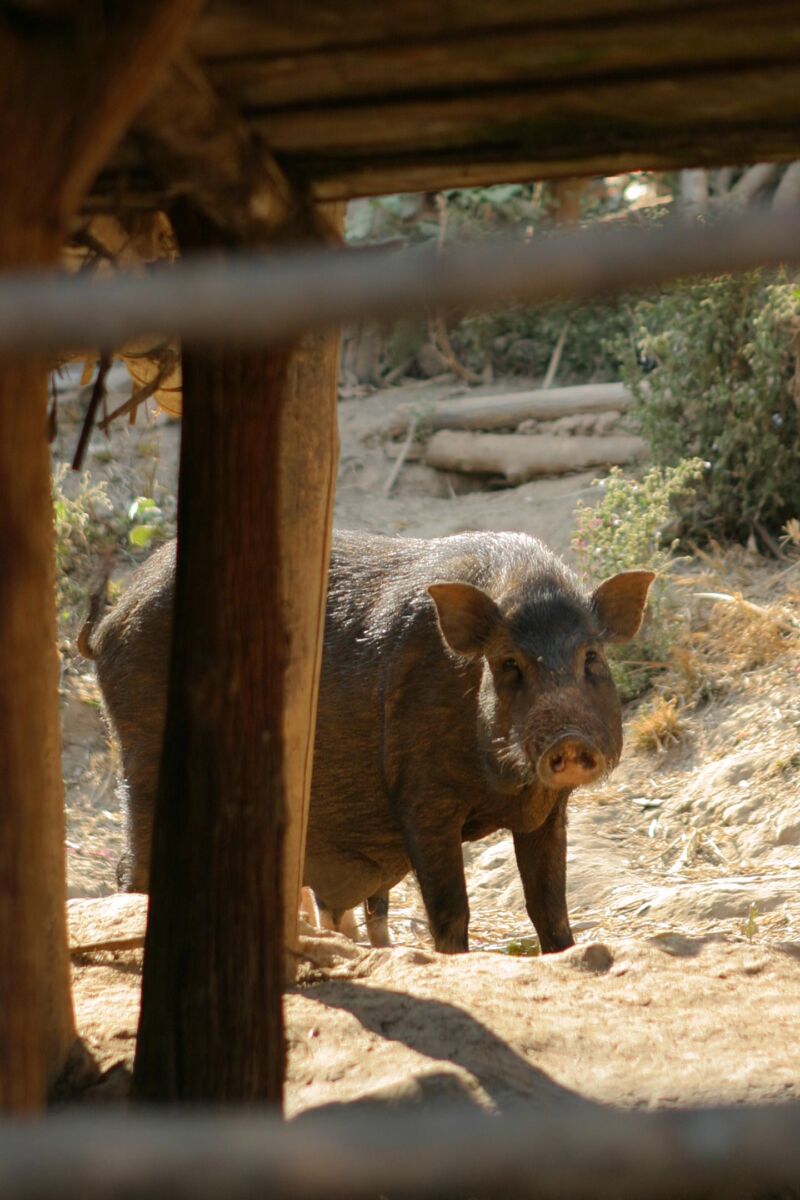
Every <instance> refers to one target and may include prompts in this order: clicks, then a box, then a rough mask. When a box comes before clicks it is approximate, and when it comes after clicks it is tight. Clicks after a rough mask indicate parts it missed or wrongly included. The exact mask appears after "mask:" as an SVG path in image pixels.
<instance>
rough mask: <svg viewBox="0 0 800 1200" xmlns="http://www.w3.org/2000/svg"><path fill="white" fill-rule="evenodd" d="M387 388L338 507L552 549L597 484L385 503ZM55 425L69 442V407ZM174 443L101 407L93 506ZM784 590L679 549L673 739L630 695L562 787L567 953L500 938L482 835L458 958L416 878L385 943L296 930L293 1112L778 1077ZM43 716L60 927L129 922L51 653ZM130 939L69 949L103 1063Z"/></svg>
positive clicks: (124, 1051) (114, 1047)
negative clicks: (623, 716)
mask: <svg viewBox="0 0 800 1200" xmlns="http://www.w3.org/2000/svg"><path fill="white" fill-rule="evenodd" d="M492 390H493V391H496V390H497V388H496V387H494V388H493V389H492ZM422 391H425V390H424V389H419V390H417V392H416V393H415V394H417V395H419V394H420V393H421V392H422ZM441 391H442V389H438V393H437V394H441ZM410 394H411V393H409V392H408V390H405V394H404V395H403V396H402V398H403V399H408V398H409V395H410ZM433 394H434V389H433V388H429V389H427V390H426V391H425V395H424V396H423V399H425V398H427V396H428V395H433ZM399 398H400V396H399V393H398V391H397V390H395V391H394V392H392V393H391V394H390V395H389V396H388V397H387V396H386V395H383V396H381V395H379V396H375V397H371V398H369V399H366V400H350V401H346V402H344V403H343V404H342V405H341V426H342V461H341V470H340V482H339V493H338V497H337V522H338V524H339V525H340V526H344V527H349V528H356V527H366V528H370V529H374V530H381V531H384V532H388V533H399V534H406V535H411V534H414V535H421V536H426V535H440V534H444V533H451V532H456V531H458V530H462V529H476V528H483V529H516V530H525V531H528V532H531V533H535V534H537V535H539V536H541V537H543V538H544V539H545V540H546V541H548V542H549V543H550V544H551V545H553V546H554V547H556V548H557V549H559V550H560V551H562V552H564V551H567V550H568V544H569V536H570V532H571V529H572V523H573V522H572V518H573V512H574V508H575V504H576V502H577V500H578V499H590V498H591V497H592V495H593V494H596V492H595V491H594V490H593V489H592V487H591V479H592V476H591V475H583V476H574V475H573V476H568V477H565V478H563V479H560V480H548V481H543V482H541V483H535V484H528V485H526V486H524V487H519V488H514V489H505V490H501V491H490V492H486V491H467V492H465V493H461V494H459V493H460V491H461V487H462V485H461V483H460V482H459V481H458V480H455V479H452V478H448V477H445V476H437V475H435V474H434V473H433V472H431V471H429V470H428V469H427V468H425V467H423V466H420V465H418V464H415V463H410V464H407V465H406V467H405V469H404V471H403V473H402V474H401V476H400V480H399V482H398V485H397V487H396V488H395V490H394V492H393V493H392V495H391V496H390V497H388V498H387V497H385V496H384V495H383V494H382V490H383V485H384V483H385V480H386V478H387V477H388V475H389V472H390V470H391V466H392V464H391V462H390V461H389V459H387V457H386V455H385V453H384V450H383V449H382V447H381V446H380V445H379V444H378V443H377V442H376V441H375V440H374V439H373V438H372V436H371V435H372V434H373V433H374V430H375V428H376V427H377V424H378V423H379V421H380V419H381V417H382V416H384V415H385V413H386V410H387V406H388V405H391V404H393V403H395V402H396V400H397V399H399ZM140 422H141V418H140ZM61 437H62V440H63V447H62V452H65V451H66V450H67V448H68V447H71V445H72V441H71V439H73V437H74V430H73V429H72V428H71V426H70V423H69V421H68V420H66V421H65V422H64V425H63V428H62V434H61ZM176 446H177V427H176V426H175V425H174V424H170V423H166V422H164V421H163V419H162V420H159V421H158V422H157V423H156V424H155V425H152V426H148V427H143V426H140V427H137V428H135V429H129V428H128V427H126V426H123V427H121V428H117V429H115V430H114V432H113V434H112V442H111V446H110V447H106V446H105V445H104V444H103V442H102V440H100V439H97V443H96V446H95V448H94V451H93V453H91V454H90V458H89V466H90V469H91V471H92V474H93V476H96V477H98V478H106V479H108V480H109V481H110V489H111V493H112V498H113V499H114V503H115V504H118V505H122V506H124V505H126V504H127V503H129V502H130V499H131V498H132V497H133V496H135V495H137V494H139V493H141V492H142V491H143V490H145V491H146V494H149V495H156V496H157V498H158V499H159V500H161V501H162V502H163V506H164V508H165V512H166V511H172V510H170V509H169V497H170V495H171V494H172V493H174V467H175V458H176ZM109 451H110V452H111V453H109ZM142 473H144V482H145V483H146V484H147V485H148V486H149V490H146V489H145V487H144V483H143V482H142V478H143V475H142ZM159 489H163V494H162V492H161V491H160V490H159ZM129 569H130V564H121V565H120V568H119V574H120V575H124V574H125V573H126V571H127V570H129ZM799 586H800V572H798V571H792V570H788V571H787V569H786V567H785V566H781V567H778V566H776V565H775V564H769V563H766V562H765V561H764V560H763V559H759V558H757V556H753V555H749V554H748V553H747V552H745V551H741V552H736V553H729V554H727V555H725V556H716V557H713V558H708V557H706V558H705V559H698V560H697V561H696V562H695V563H693V564H692V566H691V568H690V569H689V571H688V573H687V575H686V577H685V585H684V588H683V592H684V595H685V598H686V603H685V609H686V622H687V645H690V646H691V662H690V663H689V665H688V666H687V667H686V671H685V675H686V679H685V681H684V682H685V695H684V696H680V695H679V696H678V702H679V703H678V715H679V724H678V727H677V728H676V730H675V736H674V739H671V738H664V739H663V740H664V742H665V748H664V749H661V750H652V749H647V748H645V747H643V746H639V745H638V744H637V740H639V739H641V738H642V736H643V735H642V719H643V718H642V714H643V713H644V714H645V716H646V714H647V712H648V711H650V710H651V709H652V708H653V706H654V701H653V699H652V698H651V699H649V700H646V701H644V702H643V704H642V705H641V706H640V707H639V710H638V711H632V712H630V713H629V717H628V748H627V750H626V754H625V756H624V759H623V763H622V764H621V766H620V768H619V769H618V771H617V772H616V773H615V775H614V776H613V777H612V779H611V780H610V781H606V782H605V783H604V784H603V785H602V786H598V787H596V788H594V789H589V790H588V791H587V792H586V793H584V794H583V795H578V796H576V797H575V798H574V801H573V804H572V810H573V811H572V816H571V825H570V849H569V899H570V910H571V914H572V918H573V926H574V929H575V932H576V936H577V938H578V941H579V943H580V945H579V946H578V947H576V948H575V949H573V950H572V951H569V952H567V953H566V954H563V955H558V956H554V957H550V958H545V959H540V958H536V957H513V956H510V955H509V954H508V953H507V951H508V948H509V945H510V944H511V945H512V949H513V948H514V943H515V942H516V943H517V949H522V950H526V949H530V941H527V942H522V943H520V939H530V935H531V933H532V930H531V928H530V925H529V922H528V920H527V917H526V915H525V911H524V906H523V903H522V896H521V888H520V885H519V882H518V879H517V877H516V871H515V868H514V864H513V854H512V851H511V845H510V838H506V837H503V836H497V837H495V838H493V839H489V840H487V841H485V842H482V843H478V844H476V845H474V846H472V847H469V848H467V849H466V850H465V858H466V860H467V873H468V885H469V891H470V901H471V906H472V924H471V930H472V942H473V945H474V947H475V948H476V951H477V952H476V953H473V954H471V955H470V957H469V959H462V958H459V959H448V958H444V957H441V956H437V955H435V954H433V953H432V951H431V950H430V945H429V940H428V935H427V929H426V926H425V922H424V915H423V911H422V907H421V904H420V901H419V896H418V893H417V889H416V887H415V885H414V883H413V880H407V881H406V882H405V883H404V884H403V885H401V886H400V887H399V888H397V889H396V890H395V892H394V893H393V895H392V915H391V925H392V931H393V937H394V941H395V946H394V947H393V949H391V950H388V951H373V950H369V949H368V948H367V947H365V946H355V945H353V943H350V942H347V941H346V940H345V939H343V938H341V937H339V936H337V935H321V934H319V933H316V934H314V935H312V936H310V937H309V939H308V940H307V941H306V942H305V944H304V945H305V952H306V958H307V961H306V965H305V967H304V970H303V979H302V982H301V984H300V986H298V987H297V988H296V989H295V990H294V991H293V992H292V993H291V994H290V995H289V996H288V997H287V1001H286V1006H287V1022H288V1037H289V1047H290V1063H289V1079H288V1084H287V1107H288V1110H289V1111H290V1112H291V1113H298V1112H301V1111H303V1110H307V1109H310V1108H314V1107H318V1106H327V1105H332V1104H334V1105H335V1104H342V1103H350V1102H353V1101H356V1100H363V1099H365V1098H366V1099H370V1100H372V1101H375V1102H380V1103H406V1102H408V1103H418V1102H420V1101H421V1100H425V1099H426V1098H427V1097H428V1096H430V1095H445V1096H449V1097H451V1098H460V1099H463V1100H466V1101H468V1102H470V1103H473V1104H478V1105H481V1106H483V1107H489V1108H495V1109H505V1108H507V1107H509V1106H511V1105H513V1104H516V1103H519V1102H520V1101H522V1100H525V1101H535V1102H536V1103H537V1104H544V1103H548V1104H550V1103H559V1102H560V1101H561V1100H562V1099H563V1098H565V1097H567V1096H569V1095H574V1094H578V1095H579V1096H581V1097H584V1098H585V1099H586V1100H593V1101H604V1102H610V1103H614V1104H623V1105H634V1106H642V1105H643V1106H659V1105H676V1104H684V1103H692V1104H694V1103H709V1102H713V1101H732V1102H738V1101H745V1100H750V1101H757V1100H764V1101H778V1100H782V1099H786V1098H789V1097H797V1096H800V1050H799V1049H798V1042H797V1038H796V1033H795V1030H796V1026H797V1022H798V1019H800V889H798V883H799V882H800V688H799V687H798V684H800V651H799V649H798V647H799V646H800V638H798V636H797V635H796V634H795V633H794V628H795V625H796V624H800V594H798V592H797V591H796V590H794V589H795V588H797V587H799ZM698 590H703V591H709V590H710V591H725V592H727V593H729V594H736V593H743V594H744V595H745V596H748V597H750V598H751V599H752V600H754V601H756V602H757V604H758V605H759V607H760V608H763V610H764V611H763V612H758V613H754V612H753V611H752V610H748V609H746V608H745V607H744V606H742V605H741V604H739V603H734V604H728V605H727V606H726V605H725V604H716V605H713V604H712V603H711V602H709V601H707V600H700V599H696V598H693V593H695V592H696V591H698ZM63 715H64V771H65V778H66V787H67V816H68V844H67V849H68V866H69V888H70V896H71V897H72V900H71V902H70V910H71V921H72V926H73V941H74V943H75V944H76V945H78V946H80V945H83V946H85V945H86V944H87V943H91V942H93V941H96V940H99V939H102V938H108V937H117V936H119V937H123V938H124V937H130V936H134V937H135V936H137V935H138V934H140V933H141V930H142V928H143V921H144V909H143V901H142V900H141V899H140V898H136V897H117V896H113V895H111V893H113V890H114V864H115V862H116V859H117V857H118V854H119V851H120V847H121V823H120V817H119V813H118V811H117V807H116V801H115V797H114V786H113V770H112V765H111V761H110V757H109V752H108V746H107V741H106V737H105V731H104V728H103V725H102V720H101V716H100V712H99V708H98V697H97V691H96V686H95V684H94V681H93V678H92V673H91V670H88V669H87V664H83V663H82V662H81V660H79V659H77V658H70V657H69V656H67V659H66V667H65V672H64V679H63ZM103 896H105V897H107V898H106V899H95V900H89V899H87V897H103ZM139 957H140V955H139V951H137V950H130V951H118V952H97V953H93V954H92V953H89V954H86V953H84V954H77V955H76V957H75V988H76V992H75V994H76V1003H77V1007H78V1015H79V1023H80V1027H81V1031H82V1033H83V1034H84V1036H85V1038H86V1040H87V1043H88V1045H89V1046H90V1048H91V1049H92V1051H93V1053H94V1054H95V1056H96V1057H97V1059H98V1062H99V1063H100V1065H101V1066H102V1067H103V1068H104V1069H108V1068H110V1067H112V1066H113V1065H114V1064H115V1063H122V1064H123V1066H124V1065H125V1064H129V1063H130V1060H131V1055H132V1051H133V1037H134V1033H135V1028H136V1020H137V1006H138V985H139V968H140V963H139ZM123 1076H124V1070H123V1071H121V1072H116V1073H112V1078H113V1079H119V1078H122V1077H123Z"/></svg>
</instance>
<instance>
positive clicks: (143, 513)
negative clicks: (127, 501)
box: [128, 496, 168, 550]
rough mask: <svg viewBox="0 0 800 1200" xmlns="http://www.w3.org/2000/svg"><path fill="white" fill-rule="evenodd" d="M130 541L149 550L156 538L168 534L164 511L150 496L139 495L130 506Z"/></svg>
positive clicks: (140, 548) (136, 546)
mask: <svg viewBox="0 0 800 1200" xmlns="http://www.w3.org/2000/svg"><path fill="white" fill-rule="evenodd" d="M128 521H129V523H130V528H129V529H128V541H129V543H130V544H131V546H134V547H135V548H136V549H137V550H147V549H148V548H149V547H150V544H151V543H152V541H153V540H154V539H157V540H159V539H162V538H164V537H166V536H167V534H168V529H167V524H166V522H165V520H164V513H163V512H162V510H161V509H160V508H159V506H158V505H157V504H156V502H155V500H153V499H152V498H151V497H150V496H137V497H136V499H135V500H134V501H133V503H132V504H131V505H130V507H129V508H128Z"/></svg>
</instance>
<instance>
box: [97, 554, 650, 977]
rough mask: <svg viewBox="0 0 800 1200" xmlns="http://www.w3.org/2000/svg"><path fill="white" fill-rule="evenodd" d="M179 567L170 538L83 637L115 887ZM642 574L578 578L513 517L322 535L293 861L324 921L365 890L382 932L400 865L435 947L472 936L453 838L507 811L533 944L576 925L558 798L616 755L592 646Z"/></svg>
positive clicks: (644, 580)
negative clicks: (108, 809) (106, 762)
mask: <svg viewBox="0 0 800 1200" xmlns="http://www.w3.org/2000/svg"><path fill="white" fill-rule="evenodd" d="M174 571H175V545H174V543H172V544H170V545H168V546H166V547H163V548H162V549H161V550H160V551H158V552H157V553H156V554H155V555H153V556H152V558H151V559H150V560H149V561H148V562H147V563H146V564H145V565H144V566H143V567H142V568H141V569H140V571H139V572H137V575H136V576H134V578H133V580H132V581H131V584H130V586H129V588H128V590H127V592H126V593H125V594H124V595H123V597H122V599H121V600H120V601H119V603H118V604H117V606H116V607H115V608H114V609H112V610H111V612H110V613H109V614H108V615H107V616H106V617H105V618H104V619H103V621H102V622H101V623H100V625H99V627H98V628H97V631H96V633H95V634H94V637H93V638H92V636H91V635H92V629H91V621H90V622H88V623H87V627H86V628H85V629H84V631H83V634H82V637H81V646H82V649H83V650H84V652H85V653H87V654H89V655H90V656H92V657H95V658H96V660H97V673H98V678H99V682H100V687H101V690H102V693H103V697H104V700H105V705H106V710H107V713H108V717H109V721H110V724H111V727H112V730H113V733H114V735H115V737H116V739H117V741H118V742H119V747H120V751H121V761H122V768H123V774H124V777H125V778H124V785H123V793H122V795H123V804H124V807H125V809H126V816H127V835H128V844H127V853H126V855H125V856H124V858H123V860H122V862H121V868H120V881H121V883H122V885H123V886H124V887H126V888H127V889H129V890H146V888H147V876H148V870H149V850H150V847H149V843H150V838H151V831H152V814H153V806H154V799H155V791H156V782H157V771H158V762H159V752H160V742H161V736H162V729H163V723H164V711H165V703H166V686H167V679H166V664H167V662H168V657H169V640H170V631H171V620H172V599H173V587H174ZM653 578H654V575H653V573H652V572H651V571H645V570H641V571H624V572H621V573H620V574H617V575H614V576H612V577H611V578H609V579H606V580H605V581H604V582H603V583H601V584H600V585H599V586H598V587H597V588H595V589H594V591H593V592H591V594H588V593H587V592H586V591H585V590H584V589H583V587H582V586H581V584H580V582H579V580H578V579H577V578H576V576H575V575H574V573H573V572H572V571H571V570H570V569H569V568H568V567H567V566H566V564H565V563H564V562H563V561H562V560H561V559H559V558H558V557H557V556H556V555H554V554H553V553H552V552H551V551H550V550H548V549H547V547H546V546H544V544H543V543H542V542H540V541H538V540H537V539H535V538H533V537H530V536H528V535H525V534H518V533H465V534H458V535H455V536H452V537H443V538H434V539H430V540H422V539H413V538H408V539H405V538H390V537H382V536H376V535H372V534H367V533H355V532H341V531H340V532H336V533H335V534H334V537H333V547H332V555H331V565H330V582H329V590H328V601H327V615H326V625H325V641H324V653H323V663H322V674H321V682H320V697H319V708H318V718H317V728H316V738H315V746H314V766H313V777H312V786H311V804H310V810H309V821H308V841H307V850H306V860H305V871H304V883H305V884H306V885H308V886H309V887H311V888H312V889H313V891H314V894H315V896H316V897H317V900H318V903H319V908H320V913H321V916H322V920H323V924H327V925H329V926H333V927H342V926H343V925H344V924H345V923H350V924H351V925H352V922H351V919H350V917H348V916H347V914H349V912H350V910H352V909H353V908H355V907H356V906H357V905H359V904H362V903H364V904H365V906H366V915H367V929H368V933H369V935H370V939H371V941H372V942H373V944H377V945H385V944H386V943H387V941H388V934H387V912H388V896H389V892H390V890H391V888H392V887H394V886H395V885H396V884H397V883H398V882H399V881H400V880H401V879H402V878H403V877H404V876H405V875H406V874H407V873H408V871H409V870H413V871H414V872H415V874H416V877H417V880H418V881H419V885H420V890H421V892H422V898H423V901H424V904H425V909H426V912H427V916H428V923H429V926H430V931H431V934H432V937H433V941H434V945H435V947H436V949H437V950H438V951H440V952H442V953H461V952H464V951H466V950H468V948H469V937H468V926H469V904H468V899H467V889H466V881H465V876H464V865H463V855H462V849H461V845H462V842H465V841H475V840H477V839H479V838H483V837H486V836H487V835H488V834H491V833H494V832H496V831H498V830H509V831H510V832H511V833H512V835H513V842H514V852H515V857H516V861H517V866H518V869H519V872H520V876H521V880H522V885H523V891H524V895H525V903H526V908H527V911H528V915H529V917H530V919H531V921H532V922H533V925H534V928H535V930H536V933H537V935H538V938H539V942H540V944H541V948H542V951H543V952H544V953H552V952H555V951H559V950H564V949H566V948H568V947H569V946H572V945H573V944H574V939H573V936H572V931H571V929H570V923H569V916H568V912H567V900H566V844H567V843H566V838H567V801H568V799H569V796H570V794H571V792H572V791H573V790H574V789H575V788H577V787H581V786H584V785H587V784H591V783H593V782H595V781H597V780H598V779H600V778H601V777H603V776H604V775H606V774H607V773H608V772H610V771H611V770H612V769H613V768H614V766H615V765H616V764H617V762H618V760H619V757H620V753H621V750H622V721H621V708H620V701H619V697H618V695H617V691H616V688H615V686H614V682H613V680H612V677H611V673H610V671H609V667H608V663H607V661H606V657H605V647H606V645H607V644H609V643H614V642H624V641H627V640H629V639H630V638H632V637H634V636H635V634H636V633H637V631H638V629H639V627H640V625H641V621H642V617H643V613H644V609H645V605H646V600H647V594H648V590H649V587H650V584H651V583H652V580H653Z"/></svg>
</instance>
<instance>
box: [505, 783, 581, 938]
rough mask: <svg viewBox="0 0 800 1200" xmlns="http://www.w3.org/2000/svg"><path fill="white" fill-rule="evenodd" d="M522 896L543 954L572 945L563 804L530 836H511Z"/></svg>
mask: <svg viewBox="0 0 800 1200" xmlns="http://www.w3.org/2000/svg"><path fill="white" fill-rule="evenodd" d="M514 851H515V853H516V856H517V866H518V867H519V873H520V877H521V879H522V888H523V891H524V892H525V907H526V908H527V910H528V916H529V917H530V919H531V920H532V921H533V925H534V928H535V930H536V933H537V934H538V937H539V944H540V945H541V947H542V953H543V954H554V953H555V952H556V951H557V950H567V949H568V948H569V947H570V946H574V945H575V939H574V937H573V936H572V930H571V929H570V927H569V914H568V912H567V801H566V799H564V800H560V801H559V802H558V803H557V804H556V805H555V806H554V808H553V810H552V812H551V813H550V816H549V817H548V818H547V820H546V821H545V822H544V824H543V825H541V826H540V827H539V828H538V829H535V830H534V831H533V833H515V834H514Z"/></svg>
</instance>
